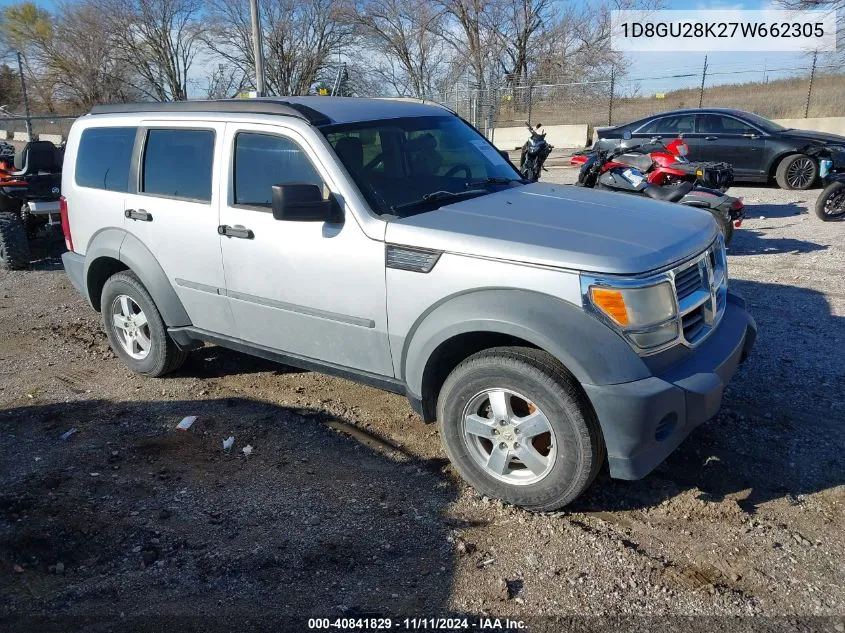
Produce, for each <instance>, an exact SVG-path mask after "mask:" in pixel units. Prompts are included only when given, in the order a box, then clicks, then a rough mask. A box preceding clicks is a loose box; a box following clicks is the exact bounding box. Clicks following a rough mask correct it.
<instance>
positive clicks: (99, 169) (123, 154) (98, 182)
mask: <svg viewBox="0 0 845 633" xmlns="http://www.w3.org/2000/svg"><path fill="white" fill-rule="evenodd" d="M136 132H137V128H134V127H92V128H88V129H87V130H83V132H82V138H81V139H80V140H79V150H78V151H77V153H76V184H77V185H78V186H80V187H90V188H92V189H105V190H106V191H120V192H122V193H126V192H127V191H129V165H130V163H131V160H132V148H133V147H134V145H135V133H136Z"/></svg>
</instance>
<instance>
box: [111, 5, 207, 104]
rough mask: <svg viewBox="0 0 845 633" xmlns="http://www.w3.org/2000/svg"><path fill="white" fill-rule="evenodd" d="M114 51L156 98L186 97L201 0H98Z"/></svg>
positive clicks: (198, 42)
mask: <svg viewBox="0 0 845 633" xmlns="http://www.w3.org/2000/svg"><path fill="white" fill-rule="evenodd" d="M98 4H99V6H100V7H101V8H102V10H103V12H104V14H105V15H106V19H107V23H108V24H109V27H110V28H111V29H112V32H113V33H115V34H116V35H117V37H116V38H114V54H115V55H116V56H117V57H118V58H119V59H120V60H121V61H123V62H124V63H126V64H128V65H130V66H131V67H132V68H133V69H134V71H135V72H136V73H137V74H138V75H139V76H140V77H141V78H142V79H143V83H144V86H145V87H144V91H145V93H146V94H147V96H149V97H150V98H153V99H156V100H158V101H171V100H172V101H180V100H184V99H187V98H188V75H189V73H190V70H191V67H192V65H193V63H194V60H195V58H196V56H197V53H198V52H199V51H200V48H201V44H202V39H201V38H202V35H203V32H204V26H203V16H202V9H203V4H202V0H100V2H99V3H98Z"/></svg>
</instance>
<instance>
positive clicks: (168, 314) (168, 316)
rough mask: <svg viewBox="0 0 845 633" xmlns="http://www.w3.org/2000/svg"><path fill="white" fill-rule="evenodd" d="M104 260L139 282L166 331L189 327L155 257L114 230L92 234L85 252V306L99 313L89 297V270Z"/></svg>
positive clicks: (119, 231)
mask: <svg viewBox="0 0 845 633" xmlns="http://www.w3.org/2000/svg"><path fill="white" fill-rule="evenodd" d="M104 257H105V258H109V259H114V260H117V261H119V262H121V263H122V264H124V265H125V266H126V267H127V268H129V270H131V271H132V272H133V273H134V274H135V275H136V276H137V277H138V279H140V280H141V283H142V284H144V287H145V288H146V289H147V291H148V292H149V293H150V295H151V296H152V298H153V301H154V302H155V304H156V308H158V311H159V312H160V313H161V317H162V319H163V320H164V323H165V324H166V325H167V326H168V327H184V326H188V325H191V319H190V317H189V316H188V313H187V311H186V310H185V307H184V306H183V305H182V301H181V300H180V299H179V296H178V295H177V294H176V291H175V290H174V289H173V285H172V284H171V283H170V280H169V279H168V278H167V275H166V274H165V273H164V270H163V269H162V267H161V265H160V264H159V263H158V260H156V258H155V255H153V254H152V253H151V252H150V250H149V249H148V248H147V247H146V246H144V244H143V243H142V242H141V241H140V240H139V239H138V238H137V237H135V236H134V235H131V234H130V233H128V232H126V231H124V230H123V229H118V228H107V229H102V230H100V231H98V232H97V233H95V234H94V235H93V236H92V238H91V240H90V241H89V246H88V249H87V250H86V252H85V277H84V278H85V290H86V293H87V294H88V301H89V303H91V305H92V306H93V307H94V308H95V309H98V310H99V300H96V301H95V300H94V298H93V297H92V296H91V283H92V277H91V269H92V267H94V266H96V263H97V260H99V259H102V258H104Z"/></svg>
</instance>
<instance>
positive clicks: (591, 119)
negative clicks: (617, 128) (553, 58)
mask: <svg viewBox="0 0 845 633" xmlns="http://www.w3.org/2000/svg"><path fill="white" fill-rule="evenodd" d="M808 85H809V79H808V78H807V77H800V78H794V79H778V80H775V81H769V82H768V83H764V82H748V83H743V84H730V85H721V86H712V87H706V88H705V89H704V100H703V103H702V105H703V106H710V107H726V108H737V109H740V110H747V111H749V112H756V113H757V114H760V115H762V116H764V117H767V118H770V119H793V118H794V119H798V118H803V117H804V108H805V105H806V101H807V88H808ZM698 99H699V89H698V88H688V89H683V90H675V91H672V92H666V93H665V96H664V98H662V99H657V98H655V96H654V95H653V94H652V95H649V96H647V97H633V98H627V99H614V102H613V118H612V124H613V125H621V124H622V123H627V122H629V121H634V120H636V119H639V118H642V117H646V116H649V115H650V114H653V113H655V112H664V111H667V110H676V109H678V108H696V107H698ZM608 105H609V104H608V98H607V97H599V98H589V99H583V100H576V99H560V100H558V99H549V100H543V101H539V102H535V103H534V104H533V106H532V109H531V120H532V121H534V122H537V121H540V122H542V123H543V124H545V125H554V124H561V123H587V124H589V125H591V126H597V125H608ZM808 116H810V117H821V116H845V75H820V76H818V77H816V79H815V81H814V82H813V93H812V96H811V99H810V109H809V113H808ZM526 119H527V112H526V111H525V110H524V109H523V110H520V109H517V108H512V107H502V108H501V109H500V112H499V116H498V117H497V125H500V126H507V125H519V124H521V122H522V121H525V120H526Z"/></svg>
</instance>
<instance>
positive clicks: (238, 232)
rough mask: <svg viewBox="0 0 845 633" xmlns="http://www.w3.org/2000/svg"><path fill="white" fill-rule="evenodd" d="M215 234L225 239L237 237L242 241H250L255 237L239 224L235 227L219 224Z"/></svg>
mask: <svg viewBox="0 0 845 633" xmlns="http://www.w3.org/2000/svg"><path fill="white" fill-rule="evenodd" d="M217 232H218V233H219V234H220V235H225V236H226V237H239V238H240V239H242V240H251V239H253V238H254V237H255V233H253V232H252V231H250V230H249V229H247V228H245V227H243V226H241V225H240V224H237V225H235V226H229V225H228V224H221V225H220V226H218V227H217Z"/></svg>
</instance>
